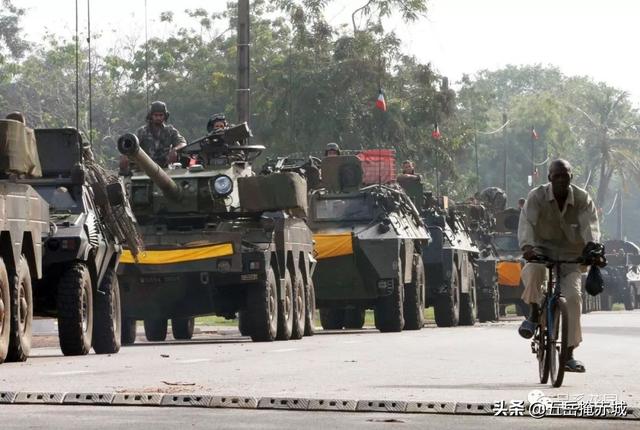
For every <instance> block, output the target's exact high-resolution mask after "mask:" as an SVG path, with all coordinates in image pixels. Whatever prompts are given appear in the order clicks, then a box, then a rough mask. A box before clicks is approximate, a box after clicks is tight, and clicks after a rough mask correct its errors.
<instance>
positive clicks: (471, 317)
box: [459, 269, 478, 326]
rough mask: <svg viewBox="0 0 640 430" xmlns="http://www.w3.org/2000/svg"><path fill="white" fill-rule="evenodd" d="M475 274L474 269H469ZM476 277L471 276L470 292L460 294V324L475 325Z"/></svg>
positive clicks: (470, 272) (469, 271)
mask: <svg viewBox="0 0 640 430" xmlns="http://www.w3.org/2000/svg"><path fill="white" fill-rule="evenodd" d="M468 273H469V274H471V275H473V269H471V270H468ZM476 297H477V296H476V278H475V276H470V277H469V292H468V293H463V294H461V295H460V321H459V324H460V325H466V326H470V325H475V324H476V318H477V309H478V308H477V302H476Z"/></svg>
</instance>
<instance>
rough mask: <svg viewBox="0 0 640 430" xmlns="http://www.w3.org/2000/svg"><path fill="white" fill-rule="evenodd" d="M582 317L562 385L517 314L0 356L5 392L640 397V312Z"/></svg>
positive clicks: (224, 334) (636, 400)
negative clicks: (19, 359)
mask: <svg viewBox="0 0 640 430" xmlns="http://www.w3.org/2000/svg"><path fill="white" fill-rule="evenodd" d="M583 323H584V326H585V328H584V335H585V339H586V340H585V342H584V343H583V346H582V347H581V348H579V349H578V350H577V357H578V358H580V359H583V360H584V361H585V364H586V366H587V369H588V370H587V373H586V374H568V375H567V376H566V378H565V385H564V386H563V387H562V388H560V389H552V388H550V387H549V386H541V385H540V384H538V383H537V362H536V361H535V357H534V356H533V354H531V353H530V348H529V344H528V342H527V341H524V340H523V339H521V338H519V337H518V335H517V334H516V327H517V324H518V322H517V321H509V322H501V323H495V324H480V325H477V326H475V327H457V328H451V329H445V328H436V327H427V328H425V329H423V330H421V331H419V332H403V333H396V334H381V333H378V332H377V331H375V330H373V329H367V330H363V331H351V332H339V333H336V332H334V333H321V334H319V335H316V336H314V337H312V338H304V339H303V340H300V341H290V342H273V343H252V342H250V341H248V340H247V338H242V337H240V336H239V334H238V333H237V332H236V331H235V330H232V331H229V329H224V330H222V331H220V332H217V333H203V334H200V335H199V336H198V337H197V339H196V340H195V341H192V342H169V343H155V344H152V343H138V344H136V345H134V346H131V347H125V348H123V349H122V350H121V352H120V353H119V354H116V355H113V356H98V355H94V354H91V355H89V356H85V357H63V356H62V355H61V353H60V350H59V348H58V347H57V346H50V347H43V348H34V350H33V351H32V357H31V358H30V359H29V361H28V362H26V363H5V364H3V365H1V366H0V387H1V388H0V391H56V392H105V391H106V392H113V391H160V392H169V393H174V392H199V393H207V394H219V395H240V396H256V397H263V396H282V397H309V398H339V399H361V400H362V399H375V400H383V399H389V400H420V401H458V402H462V401H464V402H491V403H492V402H494V401H496V400H525V399H527V395H528V393H529V392H530V391H531V390H533V389H542V390H543V391H544V392H545V394H547V395H566V394H569V395H578V394H584V395H586V396H590V395H599V396H602V395H609V394H614V395H617V396H618V399H619V400H624V401H627V402H628V403H629V404H630V405H634V406H638V405H640V378H638V362H639V360H640V342H639V340H640V312H639V311H634V312H598V313H593V314H589V315H586V316H584V317H583ZM225 330H226V331H225ZM47 339H49V342H50V341H51V339H50V338H38V339H36V344H42V342H43V341H45V344H46V341H47ZM54 343H55V342H54Z"/></svg>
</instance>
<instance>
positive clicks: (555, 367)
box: [547, 297, 569, 388]
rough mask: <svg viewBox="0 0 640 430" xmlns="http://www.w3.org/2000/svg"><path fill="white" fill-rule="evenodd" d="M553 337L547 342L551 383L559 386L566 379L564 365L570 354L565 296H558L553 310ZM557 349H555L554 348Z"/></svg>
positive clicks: (556, 386)
mask: <svg viewBox="0 0 640 430" xmlns="http://www.w3.org/2000/svg"><path fill="white" fill-rule="evenodd" d="M553 317H554V324H553V326H554V333H553V339H551V342H549V343H548V344H547V353H548V354H549V355H550V356H549V359H550V362H549V376H550V377H551V384H552V385H553V386H554V387H555V388H558V387H560V386H561V385H562V381H563V379H564V366H565V364H566V363H567V358H568V356H569V346H568V339H569V311H568V309H567V301H566V300H565V298H564V297H560V298H558V301H557V302H556V305H555V309H554V312H553ZM554 348H555V349H556V350H555V351H554V350H553V349H554Z"/></svg>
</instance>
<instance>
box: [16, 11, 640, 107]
mask: <svg viewBox="0 0 640 430" xmlns="http://www.w3.org/2000/svg"><path fill="white" fill-rule="evenodd" d="M79 2H80V4H81V10H80V15H81V17H80V20H81V26H82V27H85V26H86V0H80V1H79ZM14 3H15V4H16V5H19V6H21V7H25V8H27V9H28V12H27V16H26V18H25V20H24V28H25V30H26V33H27V34H28V35H29V37H30V38H32V39H33V40H38V39H39V38H41V37H42V35H43V34H44V32H45V30H48V31H51V32H54V33H60V34H66V35H67V36H69V37H71V36H72V35H73V32H74V28H75V11H74V7H75V0H56V1H46V2H45V1H41V0H14ZM225 4H226V0H209V1H205V0H148V6H149V12H148V15H149V36H150V37H153V36H159V35H162V33H163V32H164V31H166V27H165V26H164V25H162V24H160V23H158V20H157V16H158V14H159V12H160V11H166V10H174V11H175V12H176V16H178V17H179V16H180V15H181V14H182V11H183V10H184V9H187V8H197V7H202V8H206V9H208V10H211V11H213V10H221V9H223V8H224V5H225ZM362 4H364V0H357V1H356V0H346V1H344V0H343V1H335V2H334V5H333V6H331V8H330V9H329V11H328V13H327V18H328V20H329V21H330V22H331V23H332V24H338V23H341V22H350V13H351V11H353V10H354V9H355V8H357V7H358V6H361V5H362ZM429 5H430V10H429V12H428V15H427V17H425V18H421V19H420V20H419V21H418V22H416V23H414V24H411V25H404V24H402V23H401V22H400V20H399V19H397V18H394V19H390V20H389V21H387V22H386V23H385V25H386V26H387V28H389V29H395V30H396V32H397V33H398V35H399V36H400V37H401V38H402V40H403V42H404V48H405V51H406V52H411V53H413V54H414V55H416V56H417V57H418V58H420V59H421V60H422V61H425V62H427V61H430V62H432V63H433V65H434V66H435V68H436V69H437V70H439V71H440V72H441V73H443V74H445V75H448V76H449V77H450V79H452V80H453V81H456V80H458V79H460V77H461V76H462V74H463V73H470V74H472V73H473V72H475V71H477V70H480V69H485V68H488V69H496V68H500V67H502V66H504V65H506V64H527V63H542V64H553V65H556V66H559V67H560V69H561V70H562V71H563V72H565V73H566V74H570V75H574V74H580V75H589V76H591V77H593V78H595V79H596V80H602V81H606V82H607V83H609V84H611V85H613V86H616V87H618V88H621V89H624V90H627V91H629V92H630V93H631V95H632V97H633V100H634V101H635V102H636V104H637V105H640V79H638V76H637V75H638V67H637V66H638V63H639V62H638V60H637V58H636V56H637V55H638V54H637V51H638V50H637V49H636V48H635V46H636V41H637V28H638V24H637V21H638V19H639V18H640V2H636V1H632V0H607V1H602V0H535V1H533V0H431V1H429ZM91 9H92V13H91V16H92V20H91V27H92V31H94V32H102V33H103V34H104V37H103V38H102V40H101V41H99V42H98V43H99V44H101V45H102V46H104V45H106V44H109V43H112V42H113V40H114V38H115V36H113V32H114V30H118V31H119V32H121V33H122V34H126V35H129V36H131V35H134V36H136V37H139V38H141V37H142V36H143V34H144V0H109V1H106V0H92V3H91Z"/></svg>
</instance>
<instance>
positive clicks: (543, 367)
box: [534, 313, 549, 384]
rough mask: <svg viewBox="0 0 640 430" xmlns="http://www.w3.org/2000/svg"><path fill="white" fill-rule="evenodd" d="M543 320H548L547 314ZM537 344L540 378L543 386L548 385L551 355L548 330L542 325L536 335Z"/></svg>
mask: <svg viewBox="0 0 640 430" xmlns="http://www.w3.org/2000/svg"><path fill="white" fill-rule="evenodd" d="M543 315H544V316H543V318H546V313H544V314H543ZM534 336H535V340H534V342H535V343H536V347H537V350H536V358H537V359H538V378H539V379H540V383H541V384H546V383H547V381H549V354H548V353H547V343H546V339H547V335H546V330H545V328H544V327H543V326H542V325H538V328H537V329H536V332H535V334H534Z"/></svg>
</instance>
